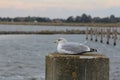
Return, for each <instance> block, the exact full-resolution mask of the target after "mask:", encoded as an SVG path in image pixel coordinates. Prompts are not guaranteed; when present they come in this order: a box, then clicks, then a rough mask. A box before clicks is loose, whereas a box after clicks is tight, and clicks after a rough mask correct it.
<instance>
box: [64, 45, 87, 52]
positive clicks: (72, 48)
mask: <svg viewBox="0 0 120 80" xmlns="http://www.w3.org/2000/svg"><path fill="white" fill-rule="evenodd" d="M62 49H64V50H67V51H71V52H73V53H82V52H85V51H88V47H87V46H85V45H81V44H75V43H67V44H64V45H63V46H62Z"/></svg>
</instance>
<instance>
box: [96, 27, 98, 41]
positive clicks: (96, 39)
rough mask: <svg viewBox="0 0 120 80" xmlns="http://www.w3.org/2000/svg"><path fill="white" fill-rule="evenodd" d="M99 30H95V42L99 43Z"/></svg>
mask: <svg viewBox="0 0 120 80" xmlns="http://www.w3.org/2000/svg"><path fill="white" fill-rule="evenodd" d="M97 31H98V30H97V28H96V29H95V42H97V41H98V39H97V36H98V32H97Z"/></svg>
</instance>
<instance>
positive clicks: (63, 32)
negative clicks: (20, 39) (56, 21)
mask: <svg viewBox="0 0 120 80" xmlns="http://www.w3.org/2000/svg"><path fill="white" fill-rule="evenodd" d="M0 34H85V31H84V30H67V31H49V30H44V31H0Z"/></svg>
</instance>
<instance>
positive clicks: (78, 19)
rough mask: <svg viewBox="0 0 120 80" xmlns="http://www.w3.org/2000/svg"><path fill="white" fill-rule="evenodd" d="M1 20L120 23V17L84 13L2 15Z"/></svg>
mask: <svg viewBox="0 0 120 80" xmlns="http://www.w3.org/2000/svg"><path fill="white" fill-rule="evenodd" d="M0 22H35V23H37V22H68V23H69V22H74V23H118V22H120V17H115V16H114V15H110V16H109V17H103V18H101V17H92V16H91V15H87V14H85V13H84V14H82V15H81V16H75V17H74V16H69V17H68V18H67V19H60V18H57V19H50V18H49V17H31V16H28V17H15V18H10V17H0Z"/></svg>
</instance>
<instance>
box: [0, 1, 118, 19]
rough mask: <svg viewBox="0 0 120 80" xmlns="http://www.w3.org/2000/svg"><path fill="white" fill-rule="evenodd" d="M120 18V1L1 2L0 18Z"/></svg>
mask: <svg viewBox="0 0 120 80" xmlns="http://www.w3.org/2000/svg"><path fill="white" fill-rule="evenodd" d="M83 13H86V14H88V15H91V16H93V17H96V16H99V17H108V16H110V15H111V14H114V15H115V16H117V17H120V0H0V17H26V16H36V17H37V16H39V17H49V18H67V17H69V16H80V15H81V14H83Z"/></svg>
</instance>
